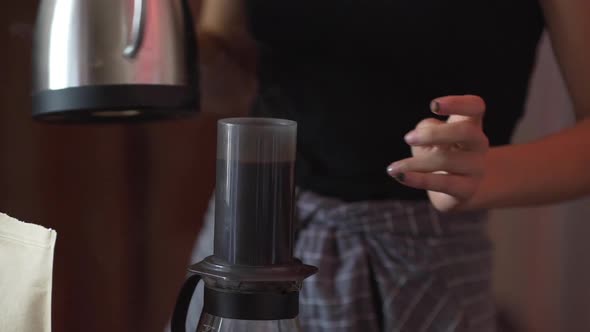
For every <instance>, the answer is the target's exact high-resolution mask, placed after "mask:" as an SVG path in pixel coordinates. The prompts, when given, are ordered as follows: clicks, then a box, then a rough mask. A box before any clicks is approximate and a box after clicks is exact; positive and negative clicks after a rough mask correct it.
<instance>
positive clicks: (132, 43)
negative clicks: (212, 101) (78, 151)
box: [32, 0, 199, 122]
mask: <svg viewBox="0 0 590 332" xmlns="http://www.w3.org/2000/svg"><path fill="white" fill-rule="evenodd" d="M33 52H34V53H33V75H34V77H33V82H34V87H33V96H32V98H33V117H34V118H35V119H39V120H45V121H61V122H72V121H73V122H87V121H91V122H100V121H112V120H116V121H120V120H123V119H125V120H127V119H161V118H170V117H178V116H183V115H187V114H192V113H194V112H195V111H197V110H198V101H199V95H198V71H197V70H198V69H197V68H198V65H197V64H198V51H197V46H196V39H195V34H194V25H193V21H192V17H191V14H190V8H189V4H188V0H166V1H162V0H42V1H41V3H40V6H39V11H38V17H37V23H36V27H35V41H34V50H33Z"/></svg>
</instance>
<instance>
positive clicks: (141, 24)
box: [123, 0, 146, 58]
mask: <svg viewBox="0 0 590 332" xmlns="http://www.w3.org/2000/svg"><path fill="white" fill-rule="evenodd" d="M145 11H146V8H145V0H135V2H134V4H133V21H132V26H131V40H130V41H129V43H128V44H127V46H125V49H124V50H123V55H125V56H126V57H128V58H133V57H135V55H136V54H137V52H138V51H139V48H140V47H141V43H142V42H143V31H144V29H145Z"/></svg>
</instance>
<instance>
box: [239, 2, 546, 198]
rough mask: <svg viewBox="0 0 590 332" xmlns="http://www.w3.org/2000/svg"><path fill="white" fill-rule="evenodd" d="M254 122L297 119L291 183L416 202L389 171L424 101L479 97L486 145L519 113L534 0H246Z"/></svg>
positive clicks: (531, 49)
mask: <svg viewBox="0 0 590 332" xmlns="http://www.w3.org/2000/svg"><path fill="white" fill-rule="evenodd" d="M247 3H248V15H249V20H250V28H251V31H252V33H253V35H254V37H255V38H256V40H257V42H258V47H259V50H258V51H259V52H260V70H259V74H260V91H259V97H258V100H257V102H256V105H255V107H254V111H253V114H254V115H255V116H272V117H283V118H289V119H293V120H295V121H297V122H298V133H299V134H298V137H299V139H298V151H299V154H298V161H297V182H298V185H299V186H301V187H303V188H305V189H308V190H313V191H316V192H318V193H321V194H324V195H330V196H335V197H339V198H342V199H344V200H367V199H384V198H392V199H423V198H425V193H424V192H423V191H418V190H413V189H409V188H405V187H404V186H402V185H399V184H398V183H396V182H395V181H393V180H392V179H390V178H389V177H388V176H387V174H386V171H385V170H386V167H387V165H389V164H390V163H391V162H393V161H396V160H399V159H402V158H406V157H408V156H410V150H409V147H408V146H407V145H406V143H405V142H404V140H403V136H404V134H405V133H407V132H408V131H410V130H411V129H412V128H413V127H414V126H415V125H416V124H417V123H418V122H419V121H420V120H422V119H424V118H427V117H432V116H433V114H432V113H430V110H429V103H430V101H431V100H432V99H433V98H435V97H440V96H444V95H460V94H476V95H480V96H481V97H483V98H484V99H485V101H486V103H487V113H486V116H485V121H484V122H485V123H484V131H485V132H486V134H487V135H488V137H489V138H490V143H491V144H492V145H500V144H506V143H508V142H509V140H510V136H511V134H512V131H513V129H514V127H515V125H516V122H517V120H518V119H519V117H520V116H521V115H522V112H523V105H524V102H525V98H526V92H527V88H528V80H529V76H530V73H531V70H532V67H533V64H534V59H535V53H536V46H537V43H538V40H539V37H540V34H541V32H542V29H543V19H542V15H541V11H540V9H539V6H538V4H537V2H536V1H535V0H451V1H435V0H426V1H410V0H362V1H361V0H338V1H336V0H297V1H294V0H285V1H268V0H248V1H247Z"/></svg>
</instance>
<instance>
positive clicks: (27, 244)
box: [0, 213, 57, 332]
mask: <svg viewBox="0 0 590 332" xmlns="http://www.w3.org/2000/svg"><path fill="white" fill-rule="evenodd" d="M56 236H57V234H56V232H55V231H54V230H51V229H47V228H45V227H42V226H39V225H35V224H30V223H25V222H21V221H19V220H16V219H14V218H11V217H9V216H7V215H5V214H2V213H0V331H2V332H29V331H30V332H49V331H51V288H52V274H53V252H54V248H55V240H56Z"/></svg>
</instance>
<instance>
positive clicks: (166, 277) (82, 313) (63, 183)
mask: <svg viewBox="0 0 590 332" xmlns="http://www.w3.org/2000/svg"><path fill="white" fill-rule="evenodd" d="M36 6H37V1H32V0H22V1H18V2H15V3H11V5H10V8H9V7H8V5H6V4H4V5H2V10H0V42H1V44H0V45H2V47H1V51H0V87H1V88H0V158H1V159H0V189H1V190H0V211H2V212H4V213H7V214H9V215H11V216H13V217H15V218H19V219H21V220H24V221H28V222H32V223H37V224H41V225H44V226H47V227H51V228H54V229H56V231H57V233H58V238H57V245H56V251H55V264H54V289H53V328H54V331H60V332H61V331H65V332H68V331H72V332H73V331H86V332H93V331H97V332H98V331H101V332H104V331H112V332H116V331H162V329H163V327H164V325H165V323H166V321H167V318H168V315H169V314H170V310H171V309H172V307H173V303H174V300H175V296H176V292H177V291H178V289H179V287H180V284H181V282H182V280H183V278H184V276H185V271H186V267H187V265H188V264H189V254H190V250H191V248H192V246H193V244H194V239H195V238H196V235H197V232H198V231H199V228H200V224H201V217H202V215H203V213H204V209H205V207H206V204H207V202H208V199H209V195H210V193H211V190H212V187H213V184H214V183H213V181H214V168H213V167H214V147H215V136H214V134H215V127H214V126H215V121H216V118H215V117H213V116H205V115H200V116H197V117H195V118H193V119H190V120H188V121H180V122H168V123H157V124H147V125H146V124H144V125H126V126H124V125H112V126H56V125H42V124H37V123H34V122H33V121H32V119H31V116H30V97H29V94H30V91H31V79H30V77H31V74H30V61H31V60H30V58H31V42H32V36H31V33H32V25H33V23H34V19H35V14H36V13H35V12H36Z"/></svg>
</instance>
